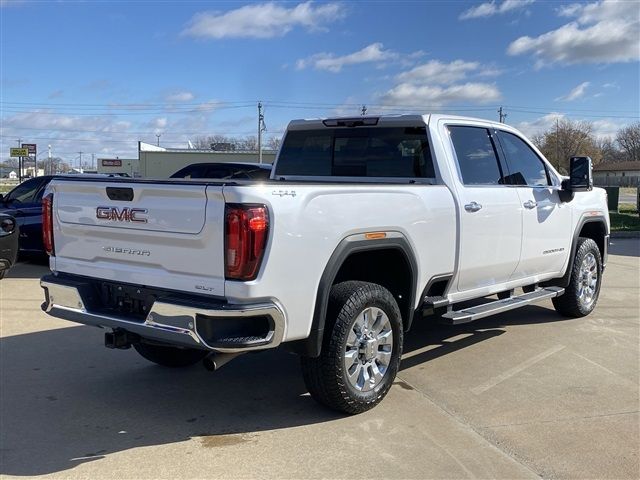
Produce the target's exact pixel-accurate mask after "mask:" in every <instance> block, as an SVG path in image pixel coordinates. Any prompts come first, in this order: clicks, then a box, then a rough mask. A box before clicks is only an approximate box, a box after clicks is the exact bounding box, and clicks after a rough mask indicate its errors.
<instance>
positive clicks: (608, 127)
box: [515, 112, 627, 140]
mask: <svg viewBox="0 0 640 480" xmlns="http://www.w3.org/2000/svg"><path fill="white" fill-rule="evenodd" d="M565 119H567V117H566V116H565V115H564V114H563V113H559V112H552V113H549V114H547V115H544V116H542V117H538V118H536V119H534V120H531V121H528V122H520V123H518V124H517V125H515V127H516V128H517V129H518V130H520V131H521V132H522V133H524V134H525V135H526V136H527V137H529V138H532V137H534V136H536V135H540V134H542V133H544V132H546V131H548V130H550V129H552V128H555V126H556V121H562V120H565ZM571 121H579V122H587V123H589V124H591V133H592V134H593V135H594V136H595V137H596V138H597V139H599V140H604V139H607V138H609V139H611V138H614V137H615V136H616V133H618V130H620V129H621V128H623V127H625V126H626V125H627V123H626V122H619V121H616V120H615V119H611V118H602V119H598V120H596V121H590V120H588V119H586V120H585V119H579V118H578V119H576V118H571Z"/></svg>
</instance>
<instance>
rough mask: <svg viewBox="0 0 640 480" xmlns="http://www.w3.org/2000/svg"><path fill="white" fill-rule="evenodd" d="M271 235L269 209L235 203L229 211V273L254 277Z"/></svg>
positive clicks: (242, 277) (233, 277)
mask: <svg viewBox="0 0 640 480" xmlns="http://www.w3.org/2000/svg"><path fill="white" fill-rule="evenodd" d="M268 236H269V212H268V210H267V207H265V206H264V205H233V204H229V205H227V206H226V210H225V276H226V278H227V279H229V280H253V279H255V278H256V276H257V275H258V270H259V269H260V263H261V262H262V257H263V256H264V249H265V246H266V245H267V238H268Z"/></svg>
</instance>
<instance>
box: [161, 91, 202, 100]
mask: <svg viewBox="0 0 640 480" xmlns="http://www.w3.org/2000/svg"><path fill="white" fill-rule="evenodd" d="M194 98H195V95H194V94H193V93H191V92H187V91H184V92H174V93H171V94H169V95H167V96H166V97H164V99H165V100H166V101H167V102H188V101H189V100H193V99H194Z"/></svg>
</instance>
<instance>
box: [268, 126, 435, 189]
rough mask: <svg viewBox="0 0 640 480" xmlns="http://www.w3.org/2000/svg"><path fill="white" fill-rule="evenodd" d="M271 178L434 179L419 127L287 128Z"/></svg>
mask: <svg viewBox="0 0 640 480" xmlns="http://www.w3.org/2000/svg"><path fill="white" fill-rule="evenodd" d="M275 175H276V176H313V177H365V178H366V177H368V178H425V179H434V180H435V170H434V165H433V159H432V157H431V150H430V148H429V141H428V138H427V132H426V127H425V126H416V127H355V128H349V127H347V128H330V127H325V128H318V129H309V130H291V131H289V132H287V135H286V137H285V140H284V143H283V145H282V148H281V150H280V156H279V157H278V163H277V165H276V173H275Z"/></svg>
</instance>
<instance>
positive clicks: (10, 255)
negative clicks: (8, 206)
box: [0, 213, 20, 279]
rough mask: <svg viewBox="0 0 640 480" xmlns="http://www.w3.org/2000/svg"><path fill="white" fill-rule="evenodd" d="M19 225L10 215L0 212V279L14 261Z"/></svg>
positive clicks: (16, 254)
mask: <svg viewBox="0 0 640 480" xmlns="http://www.w3.org/2000/svg"><path fill="white" fill-rule="evenodd" d="M19 231H20V229H19V227H18V224H17V222H16V221H15V219H14V218H13V217H12V216H11V215H5V214H4V213H0V279H2V278H3V277H4V274H5V273H6V272H7V271H9V269H10V268H11V266H12V265H13V264H14V263H16V257H17V256H18V234H19Z"/></svg>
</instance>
